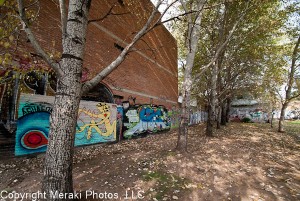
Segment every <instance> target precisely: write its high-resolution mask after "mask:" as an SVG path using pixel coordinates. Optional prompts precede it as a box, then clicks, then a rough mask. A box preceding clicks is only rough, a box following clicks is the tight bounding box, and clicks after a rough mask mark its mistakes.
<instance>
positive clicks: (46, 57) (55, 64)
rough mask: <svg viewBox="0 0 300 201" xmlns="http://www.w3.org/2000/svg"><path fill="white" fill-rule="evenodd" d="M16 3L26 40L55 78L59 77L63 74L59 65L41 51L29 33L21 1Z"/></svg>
mask: <svg viewBox="0 0 300 201" xmlns="http://www.w3.org/2000/svg"><path fill="white" fill-rule="evenodd" d="M17 2H18V10H19V15H20V19H21V22H22V25H23V28H24V30H25V32H26V35H27V37H28V39H29V40H30V42H31V44H32V46H33V48H34V49H35V51H36V52H37V54H39V55H40V56H41V57H42V58H43V59H44V60H45V61H46V62H47V63H48V64H49V65H50V67H51V68H53V69H54V70H55V72H56V73H57V76H58V77H60V76H61V75H62V74H63V72H62V70H61V69H60V66H59V64H58V63H57V62H56V61H54V60H52V59H51V58H50V57H49V56H48V55H47V54H46V52H45V51H44V50H43V49H42V47H41V46H40V44H39V43H38V41H37V40H36V38H35V36H34V34H33V32H32V31H31V29H30V27H29V23H28V19H27V18H26V14H25V8H24V4H23V0H17Z"/></svg>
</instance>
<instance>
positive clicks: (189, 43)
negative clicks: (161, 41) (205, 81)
mask: <svg viewBox="0 0 300 201" xmlns="http://www.w3.org/2000/svg"><path fill="white" fill-rule="evenodd" d="M205 2H206V0H198V1H195V2H194V4H191V5H190V7H188V5H187V3H186V1H183V0H181V5H182V7H183V9H184V11H185V12H186V13H189V14H187V23H188V25H187V26H188V28H187V30H188V31H187V38H186V49H187V55H186V59H185V60H186V65H185V70H184V79H183V83H182V92H181V93H182V103H181V109H180V115H181V116H180V121H179V132H178V141H177V150H179V151H187V136H188V123H189V111H190V97H191V90H192V69H193V67H194V59H195V55H196V52H197V47H198V40H199V37H200V25H201V18H202V11H203V7H204V5H205ZM191 10H196V12H194V13H191V12H190V11H191Z"/></svg>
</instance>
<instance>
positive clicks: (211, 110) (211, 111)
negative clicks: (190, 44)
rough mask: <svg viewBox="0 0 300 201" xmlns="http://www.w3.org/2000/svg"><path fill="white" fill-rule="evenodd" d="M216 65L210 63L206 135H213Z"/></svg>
mask: <svg viewBox="0 0 300 201" xmlns="http://www.w3.org/2000/svg"><path fill="white" fill-rule="evenodd" d="M217 74H218V68H217V65H216V64H214V65H212V72H211V80H210V85H209V88H210V94H209V100H208V109H209V111H208V117H207V124H206V136H209V137H212V136H213V122H214V121H215V108H216V91H217Z"/></svg>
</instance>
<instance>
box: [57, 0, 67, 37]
mask: <svg viewBox="0 0 300 201" xmlns="http://www.w3.org/2000/svg"><path fill="white" fill-rule="evenodd" d="M59 8H60V19H61V31H62V35H63V37H64V36H65V35H66V32H67V31H66V30H67V11H66V1H65V0H59Z"/></svg>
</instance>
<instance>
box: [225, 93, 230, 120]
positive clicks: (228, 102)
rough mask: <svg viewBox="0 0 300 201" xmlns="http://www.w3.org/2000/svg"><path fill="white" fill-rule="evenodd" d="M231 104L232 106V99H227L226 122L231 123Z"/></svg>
mask: <svg viewBox="0 0 300 201" xmlns="http://www.w3.org/2000/svg"><path fill="white" fill-rule="evenodd" d="M230 104H231V99H230V98H227V101H226V122H227V123H228V122H229V115H230Z"/></svg>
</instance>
